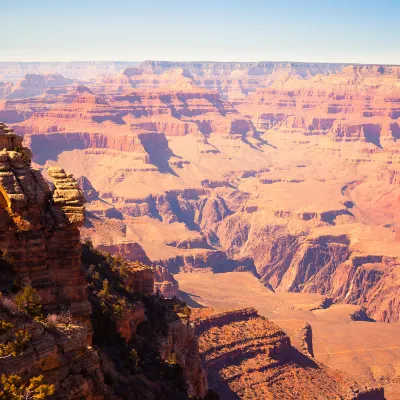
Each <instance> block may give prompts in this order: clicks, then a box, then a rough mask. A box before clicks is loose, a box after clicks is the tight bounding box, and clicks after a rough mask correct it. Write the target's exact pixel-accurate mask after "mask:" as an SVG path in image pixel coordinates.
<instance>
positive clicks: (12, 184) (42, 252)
mask: <svg viewBox="0 0 400 400" xmlns="http://www.w3.org/2000/svg"><path fill="white" fill-rule="evenodd" d="M0 136H1V139H0V141H3V143H4V144H3V146H4V150H3V152H2V153H1V155H0V157H1V166H2V167H1V169H2V171H1V172H0V174H1V176H0V185H1V198H2V208H1V210H0V212H1V215H2V218H1V219H2V223H1V235H2V241H1V246H0V250H1V251H2V253H3V254H7V256H8V257H9V258H10V260H12V262H13V265H14V269H15V273H16V274H17V276H18V277H19V278H20V279H21V280H22V282H25V283H28V282H29V283H31V285H32V286H33V287H34V288H35V289H37V290H38V292H39V294H40V296H41V298H42V301H43V304H44V306H45V308H46V309H48V310H51V309H55V308H57V309H60V310H65V311H66V310H69V311H70V312H71V313H72V314H73V316H75V317H77V318H78V317H79V318H83V319H85V318H88V316H89V314H90V305H89V303H88V301H87V293H86V282H85V277H84V273H83V270H82V267H81V264H80V244H79V240H80V235H79V230H78V227H80V226H81V225H82V223H83V219H84V216H83V202H84V199H83V197H82V193H81V191H80V190H79V189H78V188H77V183H76V181H75V180H74V179H73V178H72V177H71V176H67V175H66V174H65V173H64V171H63V170H62V169H56V170H54V171H53V172H52V173H53V176H54V178H55V186H56V189H55V190H54V191H53V192H51V191H50V188H49V187H48V185H47V183H46V181H45V180H44V179H43V177H42V175H41V174H40V173H39V172H38V171H36V170H33V169H32V168H31V167H30V151H29V150H28V149H25V148H23V147H21V143H22V139H21V138H20V137H18V136H16V135H15V134H14V133H13V132H10V131H7V130H5V131H4V130H2V131H0Z"/></svg>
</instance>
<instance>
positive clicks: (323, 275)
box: [0, 62, 400, 381]
mask: <svg viewBox="0 0 400 400" xmlns="http://www.w3.org/2000/svg"><path fill="white" fill-rule="evenodd" d="M126 67H131V68H125V67H124V68H121V69H119V70H118V71H115V73H113V74H109V75H108V76H103V75H102V76H99V77H98V78H97V79H95V80H93V81H91V82H86V83H85V86H82V85H81V84H77V83H74V84H72V85H66V86H63V87H62V90H61V89H60V91H58V89H54V87H53V88H48V89H46V90H45V91H44V92H43V93H42V94H41V95H40V96H35V97H31V98H22V99H19V98H12V99H7V100H5V101H2V102H1V103H0V118H4V119H5V120H6V121H8V122H10V123H12V126H13V127H14V129H15V131H16V132H18V133H20V134H22V135H24V143H25V144H26V145H28V146H30V147H31V149H32V150H33V152H34V154H35V155H34V158H33V162H34V163H36V164H37V166H39V167H41V168H43V169H44V170H46V169H48V168H50V167H53V166H59V167H63V168H66V169H68V171H70V172H72V173H73V174H74V175H75V176H77V177H84V178H82V179H85V182H83V183H82V188H84V190H85V191H86V192H87V193H88V194H89V192H90V194H89V199H90V201H89V203H88V204H87V207H86V209H87V213H86V216H87V219H86V223H85V225H84V227H83V228H82V231H83V236H84V237H91V238H92V239H93V242H94V243H95V245H96V246H98V245H99V246H104V247H102V248H104V249H109V250H108V251H110V252H112V253H114V254H117V253H120V254H125V255H127V256H129V257H139V256H142V257H144V254H146V257H148V259H149V260H150V261H151V263H153V264H157V265H160V266H163V267H165V268H166V269H168V270H169V272H170V273H177V272H180V271H186V272H193V271H197V270H199V271H202V272H203V273H205V274H206V273H211V272H214V273H215V272H218V273H221V272H231V271H250V272H251V273H252V274H254V275H255V276H257V277H258V278H260V279H261V281H262V282H263V284H264V285H265V288H266V290H268V291H273V292H275V293H276V294H278V293H286V292H290V293H296V294H298V295H299V298H301V296H302V295H306V294H317V295H321V296H326V297H327V298H330V299H331V301H333V302H335V303H336V304H338V305H339V304H342V303H347V304H349V305H351V306H356V307H364V308H365V310H366V311H365V312H366V314H367V318H371V319H374V320H376V321H384V322H398V321H399V315H400V312H399V302H398V301H396V299H397V298H398V291H399V288H398V286H399V285H398V283H397V282H398V279H399V278H398V274H399V272H398V263H399V257H400V253H399V251H398V242H399V233H400V229H399V221H400V212H399V207H398V202H399V198H400V190H399V187H398V182H399V179H398V172H397V170H398V165H399V163H400V159H399V154H400V148H399V142H398V138H399V137H400V136H399V135H400V131H399V116H400V114H399V108H398V103H399V99H398V97H399V96H398V92H399V79H398V76H399V67H398V66H389V65H338V64H324V65H320V64H311V63H169V62H145V63H142V64H141V65H132V66H126ZM57 68H58V67H57ZM71 68H72V69H73V67H71ZM110 68H111V69H114V70H115V68H116V66H115V65H114V66H110ZM73 71H75V70H74V69H73ZM29 72H31V71H29ZM57 72H58V73H59V71H57ZM32 73H36V74H38V71H32ZM41 73H44V72H41ZM65 76H68V74H65ZM68 77H69V76H68ZM2 80H3V81H5V82H7V79H6V78H2ZM2 88H3V89H1V90H3V92H4V93H5V92H6V91H7V93H9V92H10V84H9V83H6V84H4V85H2ZM54 90H56V92H54ZM141 249H143V252H142V251H141ZM393 299H394V300H393ZM307 322H309V323H310V321H307ZM310 325H311V326H312V324H311V323H310ZM357 326H358V325H357ZM388 329H389V328H388ZM313 334H314V335H315V329H314V326H313ZM314 351H315V349H314ZM339 358H340V356H339ZM343 365H344V364H343ZM343 368H344V367H343ZM392 381H393V379H392Z"/></svg>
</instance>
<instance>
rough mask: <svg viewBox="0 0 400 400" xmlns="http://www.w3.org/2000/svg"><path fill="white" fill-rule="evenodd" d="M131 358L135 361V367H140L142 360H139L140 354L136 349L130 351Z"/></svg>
mask: <svg viewBox="0 0 400 400" xmlns="http://www.w3.org/2000/svg"><path fill="white" fill-rule="evenodd" d="M129 358H130V359H131V360H132V361H133V363H134V364H135V367H138V366H139V363H140V358H139V354H138V352H137V351H136V350H135V349H132V350H131V351H130V353H129Z"/></svg>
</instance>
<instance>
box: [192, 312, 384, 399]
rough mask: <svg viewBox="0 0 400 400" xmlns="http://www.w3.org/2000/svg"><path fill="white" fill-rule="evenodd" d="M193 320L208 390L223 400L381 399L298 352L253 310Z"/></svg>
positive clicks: (380, 393) (211, 314)
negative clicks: (275, 399)
mask: <svg viewBox="0 0 400 400" xmlns="http://www.w3.org/2000/svg"><path fill="white" fill-rule="evenodd" d="M194 316H195V321H196V323H197V324H198V330H197V335H198V337H199V348H200V354H201V357H202V359H203V360H204V363H205V365H206V368H207V374H208V379H209V384H210V387H211V388H212V389H213V390H215V391H216V392H217V393H219V395H220V397H221V398H224V399H225V398H226V399H230V398H232V399H233V398H236V397H240V398H242V399H254V398H281V399H298V398H319V397H323V398H330V399H383V398H384V393H383V390H382V389H381V388H369V387H364V386H363V385H360V384H358V383H356V382H354V381H353V380H352V379H351V378H350V377H348V376H346V375H345V374H342V373H339V372H338V371H334V370H331V369H329V368H327V367H324V366H323V365H322V364H320V363H318V362H316V361H315V360H314V359H312V358H310V356H309V354H308V352H307V353H306V352H300V351H298V350H296V349H295V348H294V347H292V346H291V343H290V339H289V337H288V336H286V334H285V333H284V332H283V331H281V330H280V329H279V328H278V327H277V326H276V325H274V324H273V323H271V322H269V321H268V320H266V319H265V318H261V317H259V316H258V315H257V313H256V312H255V310H251V309H250V310H230V311H225V312H221V311H218V310H212V309H198V310H196V312H195V315H194ZM305 336H307V337H308V338H307V341H309V340H310V339H309V334H307V333H306V334H305ZM307 350H308V349H307ZM293 380H295V381H296V385H295V386H294V385H293Z"/></svg>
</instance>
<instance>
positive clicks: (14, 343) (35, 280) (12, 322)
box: [0, 125, 207, 400]
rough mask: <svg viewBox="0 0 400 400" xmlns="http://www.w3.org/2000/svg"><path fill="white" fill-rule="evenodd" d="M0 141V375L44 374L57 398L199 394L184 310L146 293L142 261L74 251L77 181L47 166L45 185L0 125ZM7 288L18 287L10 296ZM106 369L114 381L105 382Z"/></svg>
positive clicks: (80, 217) (149, 273) (201, 387)
mask: <svg viewBox="0 0 400 400" xmlns="http://www.w3.org/2000/svg"><path fill="white" fill-rule="evenodd" d="M0 143H3V146H4V150H3V151H2V152H1V153H0V217H1V218H0V235H1V237H2V241H1V246H0V250H1V256H2V257H1V260H0V269H1V279H0V283H1V287H0V290H1V291H2V292H4V293H6V296H3V295H2V294H0V322H1V330H0V373H1V374H3V373H4V374H6V375H7V376H8V375H18V376H19V377H20V378H21V379H22V380H23V381H27V380H29V379H30V378H32V377H34V376H39V375H43V379H44V382H45V383H47V384H52V385H54V389H55V393H54V396H53V398H54V399H57V400H67V399H68V400H76V399H78V398H79V399H87V400H102V399H106V398H107V399H108V398H110V399H111V398H113V399H117V398H118V399H121V398H122V399H123V398H126V399H128V398H139V397H140V396H141V393H144V392H146V396H147V395H148V394H149V393H151V395H152V396H153V397H150V398H160V399H162V398H174V396H175V395H177V396H178V397H179V396H181V397H182V398H186V397H185V396H187V395H191V396H196V397H197V398H202V397H204V396H205V395H206V392H207V382H206V378H205V375H204V371H203V368H202V364H201V360H200V358H199V354H198V348H197V342H196V339H195V337H194V328H193V325H192V323H191V322H190V318H189V314H190V311H188V310H189V309H188V307H187V306H186V305H185V304H184V303H182V302H181V301H179V300H177V299H174V300H171V301H170V303H168V300H165V299H161V298H159V297H156V296H152V294H153V292H154V270H153V268H152V267H150V266H146V265H144V264H142V263H140V262H139V261H135V262H134V263H128V262H127V261H124V260H123V259H122V257H120V256H119V257H116V258H113V257H112V256H111V255H110V254H108V255H107V256H104V255H103V254H102V253H100V252H99V251H94V249H93V248H91V247H88V246H89V245H88V244H86V245H85V249H86V254H83V255H81V244H80V233H79V229H78V228H79V227H81V226H82V225H83V223H84V203H85V199H84V197H83V194H82V191H81V189H80V188H79V186H78V183H77V182H76V180H75V179H74V178H73V177H72V175H70V174H67V173H66V172H65V171H64V170H63V169H62V168H58V167H57V168H56V167H53V168H50V169H49V170H48V175H49V177H50V178H51V179H52V186H53V187H52V189H50V187H49V185H48V183H47V182H46V181H45V180H44V178H43V176H42V175H41V174H40V172H39V171H36V170H34V169H33V168H32V167H31V165H30V163H31V153H30V151H29V150H28V149H26V148H24V147H22V146H21V144H22V138H21V137H19V136H17V135H15V134H14V133H13V131H12V130H10V129H8V128H6V127H5V126H4V125H0ZM81 256H82V259H81ZM85 257H86V258H85ZM86 260H88V261H89V262H88V263H86ZM82 261H83V262H82ZM13 274H14V275H13ZM164 275H165V274H164ZM87 280H89V287H88V281H87ZM12 285H14V286H15V287H14V290H18V287H17V286H18V285H19V286H24V285H25V286H26V285H27V286H26V288H25V289H23V291H20V292H19V293H18V295H17V296H16V297H15V296H13V295H12V294H11V293H10V292H11V288H12ZM88 288H89V289H90V290H88ZM89 293H90V296H89ZM19 296H25V297H24V298H23V300H19ZM146 324H147V325H146ZM146 326H147V327H148V328H149V329H150V333H147V334H146V332H147V331H146ZM92 340H93V342H92ZM131 343H135V345H136V346H137V349H138V351H139V352H140V357H142V360H143V361H140V358H139V356H138V352H137V351H136V349H135V348H132V347H129V346H131ZM128 344H129V345H128ZM108 346H111V347H108ZM172 355H173V356H172ZM112 356H114V357H116V358H115V359H114V360H112ZM139 362H141V365H142V366H143V369H140V370H139ZM110 365H111V366H110ZM109 368H110V369H109ZM141 368H142V367H141ZM171 370H175V373H174V374H171V375H170V377H169V378H166V379H165V378H163V379H162V381H163V382H162V383H161V382H159V381H158V376H162V375H163V374H168V372H171ZM132 371H133V372H132ZM155 371H156V372H155ZM154 373H156V375H152V374H154ZM113 374H117V375H118V374H119V379H120V381H119V384H118V385H115V384H112V385H110V379H111V380H112V379H114V378H112V376H115V375H113ZM158 374H159V375H158ZM105 378H106V379H105ZM150 380H153V382H152V383H151V385H152V386H153V387H152V388H151V390H150V391H149V390H147V391H145V390H144V389H143V385H144V386H145V387H147V386H148V382H149V381H150ZM117 381H118V380H116V381H115V382H117ZM127 389H128V390H127ZM118 390H119V392H118ZM124 391H125V392H124ZM129 393H130V394H129ZM163 393H164V394H163ZM132 394H133V397H132ZM170 395H171V396H172V397H170ZM121 396H122V397H121Z"/></svg>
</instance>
